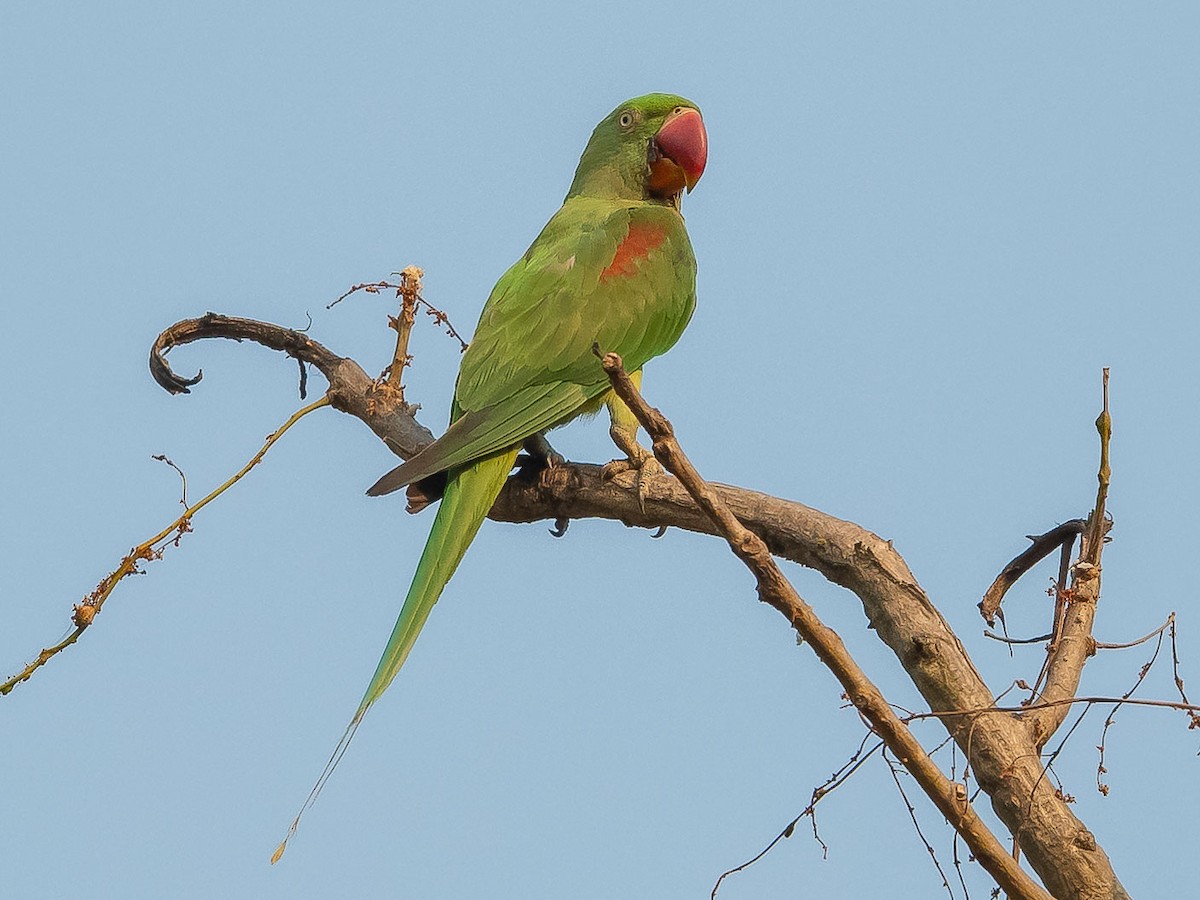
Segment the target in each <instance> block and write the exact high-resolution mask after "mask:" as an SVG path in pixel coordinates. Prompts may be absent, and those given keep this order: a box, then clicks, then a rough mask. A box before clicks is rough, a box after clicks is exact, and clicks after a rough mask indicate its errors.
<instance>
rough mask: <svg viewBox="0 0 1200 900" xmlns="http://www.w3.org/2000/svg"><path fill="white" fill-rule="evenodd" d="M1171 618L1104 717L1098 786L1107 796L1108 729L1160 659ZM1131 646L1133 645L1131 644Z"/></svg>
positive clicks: (1099, 749)
mask: <svg viewBox="0 0 1200 900" xmlns="http://www.w3.org/2000/svg"><path fill="white" fill-rule="evenodd" d="M1173 618H1174V616H1172V617H1171V619H1173ZM1171 619H1167V621H1166V623H1164V625H1163V626H1162V628H1159V629H1158V631H1157V634H1158V643H1156V644H1155V645H1154V652H1153V653H1152V654H1150V659H1149V660H1147V661H1146V664H1145V665H1144V666H1142V668H1141V671H1139V672H1138V677H1137V680H1136V681H1134V683H1133V687H1131V688H1130V689H1129V690H1127V691H1126V692H1125V693H1124V694H1122V695H1121V700H1120V702H1118V703H1114V704H1113V708H1112V709H1110V710H1109V711H1108V715H1107V716H1106V717H1105V719H1104V729H1103V730H1102V731H1101V732H1100V745H1099V746H1098V747H1097V748H1096V749H1097V750H1098V751H1100V760H1099V762H1098V763H1097V765H1096V788H1097V790H1099V791H1100V793H1101V794H1103V795H1104V796H1106V797H1107V796H1108V785H1107V784H1105V783H1104V773H1105V772H1107V771H1108V769H1106V768H1105V767H1104V750H1105V747H1106V746H1107V744H1106V742H1107V741H1108V729H1109V728H1111V727H1112V725H1113V723H1114V722H1115V721H1116V715H1117V710H1118V709H1120V708H1121V706H1122V704H1124V703H1127V702H1129V698H1130V697H1131V696H1132V695H1133V692H1134V691H1136V690H1137V689H1138V688H1139V687H1141V685H1142V682H1143V681H1145V680H1146V676H1147V675H1149V674H1150V670H1151V669H1152V668H1153V667H1154V663H1155V661H1156V660H1157V659H1158V652H1159V651H1160V650H1162V645H1163V629H1165V628H1166V627H1167V626H1168V625H1170V624H1171ZM1151 636H1152V634H1151V635H1147V636H1146V638H1144V640H1148V639H1149V638H1150V637H1151ZM1139 643H1140V642H1139ZM1129 646H1133V645H1132V644H1131V645H1129Z"/></svg>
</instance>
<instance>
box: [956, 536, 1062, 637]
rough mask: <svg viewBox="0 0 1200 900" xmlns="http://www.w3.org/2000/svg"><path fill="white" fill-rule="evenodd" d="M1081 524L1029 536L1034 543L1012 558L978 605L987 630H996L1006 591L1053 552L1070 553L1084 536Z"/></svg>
mask: <svg viewBox="0 0 1200 900" xmlns="http://www.w3.org/2000/svg"><path fill="white" fill-rule="evenodd" d="M1084 524H1085V522H1084V520H1083V519H1071V520H1070V521H1069V522H1063V523H1062V524H1061V525H1056V526H1055V527H1054V528H1051V529H1050V530H1049V531H1047V532H1046V533H1045V534H1039V535H1037V536H1036V537H1035V536H1033V535H1030V536H1029V540H1030V541H1032V542H1033V543H1032V544H1030V546H1029V547H1028V548H1027V549H1026V550H1024V551H1023V552H1022V553H1019V554H1017V555H1016V556H1015V557H1013V559H1012V560H1010V561H1009V563H1008V565H1006V566H1005V567H1004V568H1003V569H1001V570H1000V574H999V575H997V576H996V580H995V581H993V582H992V586H991V587H989V588H988V589H987V592H986V593H985V594H984V595H983V600H981V601H980V602H979V612H980V614H981V615H982V616H983V618H984V621H986V622H987V623H988V625H989V626H991V627H993V628H994V627H995V626H996V614H997V613H998V612H999V611H1000V604H1001V602H1002V601H1003V600H1004V595H1005V594H1006V593H1008V589H1009V588H1010V587H1012V586H1013V585H1014V584H1016V583H1017V580H1018V579H1019V578H1020V577H1021V576H1022V575H1024V574H1025V573H1026V572H1028V571H1029V570H1030V569H1032V568H1033V567H1034V566H1036V565H1037V564H1038V563H1039V562H1041V561H1042V560H1043V559H1045V558H1046V557H1047V556H1049V555H1050V554H1051V553H1053V552H1054V551H1055V550H1057V549H1059V548H1060V547H1066V548H1068V550H1069V548H1070V547H1071V545H1072V544H1074V543H1075V537H1076V535H1079V534H1082V533H1083V527H1084Z"/></svg>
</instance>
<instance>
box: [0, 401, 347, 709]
mask: <svg viewBox="0 0 1200 900" xmlns="http://www.w3.org/2000/svg"><path fill="white" fill-rule="evenodd" d="M328 405H329V399H328V398H326V397H322V398H321V399H320V400H318V401H317V402H316V403H310V404H309V405H308V406H305V407H304V408H303V409H300V410H297V411H296V412H295V413H293V414H292V415H291V416H290V417H289V418H288V420H287V421H286V422H284V423H283V424H282V425H281V426H280V427H279V428H278V429H277V430H276V431H275V432H274V433H273V434H270V435H268V436H267V439H266V441H265V442H264V443H263V445H262V447H261V448H259V451H258V452H257V453H255V454H254V456H252V457H251V458H250V461H249V462H248V463H246V464H245V465H244V466H242V467H241V468H240V469H238V471H237V472H236V473H234V474H233V475H232V476H230V477H229V478H228V479H226V480H225V482H224V483H223V484H222V485H221V486H220V487H218V488H216V489H215V490H213V491H212V492H211V493H209V494H208V495H207V496H205V497H204V498H203V499H202V500H199V501H197V502H196V503H195V504H194V505H192V506H189V507H188V508H187V509H185V510H184V511H183V514H182V515H180V516H179V518H177V519H176V520H175V521H174V522H172V523H171V524H170V525H168V526H167V527H166V528H164V529H163V530H162V531H160V532H159V533H158V534H156V535H154V537H152V538H150V539H149V540H146V541H143V542H142V543H140V544H138V545H137V546H136V547H134V548H133V549H132V550H130V551H129V552H128V553H127V554H126V555H125V557H124V558H123V559H122V560H121V562H120V563H119V564H118V565H117V568H116V569H114V570H113V571H112V572H110V573H109V574H108V575H106V576H105V578H104V580H103V581H101V582H100V583H99V584H98V585H97V586H96V589H95V590H94V591H92V592H91V593H90V594H88V595H87V596H86V597H85V598H84V599H83V602H82V603H80V604H78V605H77V606H75V608H74V612H73V613H72V615H71V621H72V622H73V623H74V624H75V629H74V630H73V631H72V632H71V633H70V634H68V635H67V636H66V637H65V638H63V639H62V640H61V641H59V642H58V643H57V644H54V645H53V646H50V647H47V648H46V649H44V650H42V652H41V653H39V654H38V655H37V658H36V659H34V660H33V662H31V663H29V665H27V666H26V667H25V668H24V669H22V670H21V671H20V672H19V673H18V674H16V675H14V676H13V677H12V678H10V679H8V681H6V682H4V683H3V684H0V696H4V695H5V694H7V693H9V691H11V690H12V689H13V688H14V687H16V686H17V685H18V684H20V683H21V682H22V681H27V680H28V679H29V677H30V676H31V675H33V673H34V672H36V671H37V670H38V669H40V668H41V667H42V666H44V665H45V664H46V663H47V662H49V661H50V660H51V659H53V658H54V657H55V656H57V655H58V654H59V653H61V652H62V651H63V650H65V649H67V647H70V646H71V645H72V644H74V643H75V642H76V641H77V640H79V636H80V635H81V634H83V632H84V631H86V630H87V628H88V626H89V625H91V624H92V621H93V620H94V619H95V618H96V615H97V613H99V612H100V608H101V607H102V606H104V601H105V600H107V599H108V598H109V596H110V595H111V594H112V592H113V590H114V588H116V586H117V584H118V583H119V582H120V581H121V580H122V579H123V578H125V577H126V576H128V575H134V574H140V573H141V570H140V569H139V568H138V563H139V562H140V561H142V560H147V561H152V560H156V559H162V556H163V553H164V552H165V551H166V549H167V547H169V546H176V547H178V546H179V541H180V540H181V539H182V538H183V536H184V535H185V534H187V533H188V532H189V531H191V530H192V517H193V516H195V515H196V513H198V512H199V511H200V510H202V509H203V508H204V507H206V506H207V505H208V504H209V503H211V502H212V501H213V500H215V499H217V497H219V496H221V494H223V493H225V491H227V490H228V489H229V488H231V487H233V485H235V484H236V483H237V482H239V481H241V479H242V476H243V475H245V474H246V473H247V472H249V471H250V470H251V469H253V468H254V467H255V466H256V465H258V464H259V462H261V461H262V458H263V457H264V456H265V455H266V453H267V451H268V450H270V449H271V447H272V446H274V444H275V442H276V441H277V440H279V439H280V438H281V437H283V435H284V433H285V432H286V431H287V430H288V429H289V428H291V427H292V426H293V425H295V424H296V423H297V422H299V421H300V420H301V419H302V418H304V417H305V416H306V415H308V414H309V413H310V412H313V411H314V410H317V409H320V408H321V407H322V406H328ZM164 459H165V458H164ZM167 462H170V461H169V460H167ZM171 465H172V466H174V463H171ZM176 470H177V471H178V467H176ZM182 474H183V473H182V472H180V475H182ZM184 496H185V497H186V483H185V495H184ZM172 535H173V537H172ZM155 545H158V546H155Z"/></svg>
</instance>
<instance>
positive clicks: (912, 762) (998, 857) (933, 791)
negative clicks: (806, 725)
mask: <svg viewBox="0 0 1200 900" xmlns="http://www.w3.org/2000/svg"><path fill="white" fill-rule="evenodd" d="M603 366H604V370H605V372H607V373H608V377H609V380H610V382H611V383H612V386H613V390H614V391H615V392H616V393H617V395H618V396H619V397H620V398H621V399H622V400H624V401H625V404H626V406H628V407H629V408H630V409H631V410H632V411H633V414H634V415H635V416H636V417H637V419H638V421H639V422H640V423H641V425H642V427H643V428H644V429H645V430H646V433H647V434H649V435H650V437H651V438H653V440H654V455H655V457H656V458H657V459H658V461H659V462H661V463H662V464H663V465H664V466H665V467H666V468H667V469H668V470H669V471H670V472H672V473H673V474H674V475H675V476H676V477H677V478H679V480H680V481H681V482H682V483H683V485H684V487H685V488H686V489H687V491H688V493H689V494H690V495H691V497H692V499H693V500H694V501H695V502H696V504H697V505H698V506H700V508H701V509H703V510H704V512H705V514H706V515H707V516H708V517H709V518H710V519H711V520H712V521H713V523H714V524H715V525H716V526H717V528H718V529H719V530H720V532H721V534H722V536H723V537H724V538H725V539H726V541H728V543H729V547H730V549H731V550H733V552H734V554H735V555H736V556H737V557H738V558H739V559H740V560H741V561H742V562H743V563H745V565H746V567H747V568H748V569H750V571H751V572H752V573H753V574H754V577H755V580H756V581H757V582H758V595H759V599H761V600H763V601H765V602H766V603H769V604H770V605H771V606H773V607H775V608H776V609H777V610H779V611H780V612H781V613H783V615H784V616H785V617H786V618H787V619H788V621H789V622H791V623H792V627H793V628H795V629H796V632H797V633H798V634H799V635H800V636H801V637H802V638H804V640H805V641H806V642H807V643H808V644H809V645H810V646H811V647H812V648H813V650H814V651H815V652H816V654H817V656H818V657H819V658H820V659H821V662H822V663H824V664H825V666H826V667H827V668H829V670H830V671H831V672H833V674H834V676H835V677H836V678H837V679H838V681H839V682H840V683H841V685H842V686H843V687H844V688H845V689H846V693H847V695H848V697H849V698H850V701H851V702H852V703H853V704H854V705H855V707H856V708H857V709H858V710H859V711H860V712H861V713H862V715H863V716H864V717H865V718H866V719H867V720H868V721H869V722H870V723H871V726H872V728H873V729H874V730H875V731H876V733H878V734H879V736H880V738H881V739H882V740H883V742H884V743H885V744H887V746H888V748H889V749H890V750H891V751H892V752H893V753H894V754H895V755H896V756H897V758H898V759H899V760H900V761H901V762H902V763H903V764H904V766H905V768H907V769H908V771H909V772H911V773H912V775H913V777H914V778H915V779H916V780H917V783H918V784H920V785H921V788H922V789H923V790H924V791H925V793H926V794H927V795H928V796H929V798H930V799H931V800H932V801H933V802H934V805H935V806H937V808H938V810H939V811H940V812H941V813H942V815H943V816H945V818H946V821H947V822H949V823H950V824H951V825H952V826H953V827H954V828H955V830H956V831H958V832H959V833H960V834H961V835H962V836H963V839H964V840H965V841H966V842H967V845H968V846H969V847H970V848H971V851H972V853H974V855H975V857H976V859H978V860H979V863H980V865H982V866H983V867H984V869H986V870H987V871H988V873H989V874H991V876H992V877H993V878H994V879H995V880H996V883H997V884H999V885H1000V887H1001V888H1003V889H1004V890H1005V891H1006V892H1007V893H1008V894H1009V896H1010V897H1022V898H1042V897H1047V896H1048V895H1047V894H1046V892H1045V891H1044V890H1042V888H1041V887H1040V886H1039V885H1038V884H1036V883H1035V882H1034V881H1033V879H1031V878H1030V877H1029V875H1028V874H1027V873H1025V872H1024V871H1023V870H1022V869H1021V868H1020V866H1018V865H1017V864H1016V862H1015V861H1014V860H1013V858H1012V857H1011V856H1009V855H1008V853H1007V852H1006V851H1005V850H1004V847H1003V846H1001V844H1000V842H999V841H998V840H997V839H996V837H995V835H993V834H992V833H991V831H990V830H988V828H987V826H986V825H985V824H984V823H983V821H982V820H981V819H980V818H979V816H978V815H977V814H976V812H975V810H974V809H973V808H972V806H971V805H970V803H969V802H968V801H967V798H966V796H965V795H962V794H960V790H961V785H957V784H955V783H954V782H952V781H950V779H948V778H947V777H946V776H945V775H944V774H943V773H942V771H941V770H940V769H939V768H938V767H937V765H935V764H934V762H933V760H931V759H930V758H929V755H928V754H927V753H926V752H925V750H924V748H923V747H922V746H921V744H920V742H919V741H917V739H916V738H915V737H914V736H913V734H912V732H910V731H909V730H908V728H907V727H906V726H905V725H904V724H903V723H902V722H901V721H900V719H899V718H898V717H897V716H896V714H895V712H893V711H892V708H891V706H890V705H889V704H888V702H887V700H886V699H885V698H884V696H883V694H882V693H881V692H880V691H879V689H878V688H877V687H876V686H875V685H874V684H873V683H872V682H871V681H870V679H868V678H867V676H866V673H864V672H863V671H862V669H860V668H859V667H858V664H857V663H856V662H855V661H854V660H853V658H852V657H851V656H850V654H849V652H848V651H847V650H846V648H845V646H844V645H843V644H842V640H841V638H840V637H838V635H837V634H836V632H834V631H833V629H831V628H829V627H828V626H826V625H825V624H824V623H823V622H821V620H820V619H819V618H818V617H817V615H816V613H815V612H814V611H813V609H812V607H810V606H809V605H808V604H807V603H806V602H805V601H804V600H803V599H801V598H800V595H799V594H797V593H796V591H795V588H793V587H792V585H791V583H790V582H788V581H787V579H785V578H784V577H783V573H781V572H780V571H779V567H778V566H777V565H776V564H775V560H774V559H773V558H772V557H771V554H770V552H769V551H768V550H767V546H766V544H765V543H764V542H763V541H762V539H761V538H759V537H758V536H757V535H756V534H754V533H753V532H752V531H750V530H748V529H747V528H746V527H745V526H743V525H742V523H741V522H739V521H738V520H737V517H736V516H734V514H733V513H732V512H731V511H730V509H729V507H728V506H727V505H726V504H725V503H724V502H723V501H722V499H721V497H720V495H719V494H718V493H717V492H716V491H715V490H713V488H712V486H710V485H709V484H708V483H707V482H705V481H704V480H703V479H702V478H701V477H700V474H699V473H698V472H697V471H696V469H695V468H694V467H693V466H692V464H691V462H690V461H689V460H688V458H687V456H686V455H685V454H684V453H683V450H682V449H681V448H680V446H679V444H678V442H677V441H676V440H675V435H674V431H673V429H672V428H671V423H670V422H668V421H667V420H666V418H665V417H663V415H662V414H661V413H660V412H658V410H655V409H651V408H650V407H649V406H648V405H647V404H646V402H645V400H643V399H642V397H641V395H640V394H639V393H638V390H637V388H636V387H635V386H634V384H633V382H632V381H631V380H630V378H629V376H628V375H627V374H626V373H625V371H624V369H623V368H622V365H621V358H620V357H619V356H617V355H616V354H615V353H609V354H606V355H605V356H604V357H603ZM947 887H948V885H947Z"/></svg>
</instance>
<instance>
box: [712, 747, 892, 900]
mask: <svg viewBox="0 0 1200 900" xmlns="http://www.w3.org/2000/svg"><path fill="white" fill-rule="evenodd" d="M873 736H874V732H871V731H868V732H867V733H866V735H864V736H863V739H862V743H860V744H859V745H858V749H857V750H856V751H854V753H853V755H851V757H850V758H849V759H848V760H847V761H846V763H845V765H843V766H842V767H841V768H840V769H838V770H837V771H836V772H834V773H833V774H832V775H830V776H829V778H827V779H826V780H825V782H824V783H823V784H821V785H819V786H817V787H815V788H813V792H812V798H811V799H810V800H809V803H808V806H806V807H804V810H803V811H802V812H801V813H800V814H799V815H798V816H796V817H795V818H794V819H792V821H790V822H789V823H788V824H787V825H786V826H784V828H783V830H782V831H780V832H779V834H777V835H775V837H774V838H773V839H772V840H771V842H770V843H769V844H767V846H765V847H763V848H762V850H760V851H759V852H758V853H756V854H755V855H754V856H753V857H751V858H750V859H748V860H746V861H745V862H744V863H742V864H741V865H739V866H734V867H733V868H732V869H728V870H727V871H725V872H722V873H721V875H720V877H718V878H717V883H716V884H714V885H713V889H712V894H711V895H710V898H711V900H716V897H717V891H719V890H720V889H721V882H723V881H724V880H725V879H726V878H728V877H729V876H730V875H735V874H737V873H738V872H741V871H744V870H745V869H748V868H750V867H751V866H752V865H754V864H755V863H756V862H758V861H759V860H760V859H762V858H763V857H764V856H766V855H767V854H768V853H770V852H771V851H772V850H773V849H774V848H775V845H776V844H778V843H779V842H780V841H782V840H785V839H786V838H790V837H791V836H792V834H793V833H794V832H795V830H796V825H797V824H799V822H800V820H801V819H803V818H804V817H805V816H808V817H809V818H810V819H811V821H812V833H813V840H815V841H816V842H817V843H818V844H820V845H821V855H822V857H827V856H828V855H829V847H828V846H827V845H826V844H825V842H824V841H823V840H821V835H820V834H819V833H818V832H817V811H816V810H817V804H818V803H820V802H821V801H822V800H823V799H825V798H826V797H828V796H829V795H830V794H832V793H833V792H834V791H835V790H837V789H838V788H839V787H841V786H842V785H843V784H845V783H846V782H847V781H848V780H849V779H850V777H851V776H852V775H853V774H854V773H855V772H857V771H858V770H859V769H860V768H862V766H863V764H864V763H866V761H867V760H868V759H870V758H871V757H872V756H874V755H875V753H876V752H877V751H879V750H881V749H882V748H883V741H878V742H876V744H875V746H873V747H872V748H871V749H870V750H868V751H867V752H866V753H865V754H864V753H863V750H864V749H865V748H866V746H867V742H868V741H869V740H870V739H871V738H872V737H873Z"/></svg>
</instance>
